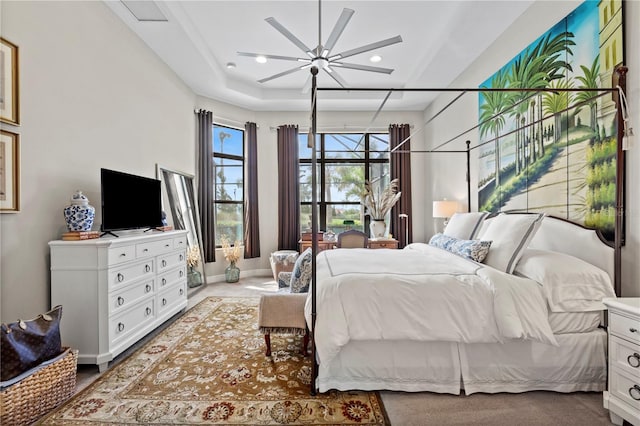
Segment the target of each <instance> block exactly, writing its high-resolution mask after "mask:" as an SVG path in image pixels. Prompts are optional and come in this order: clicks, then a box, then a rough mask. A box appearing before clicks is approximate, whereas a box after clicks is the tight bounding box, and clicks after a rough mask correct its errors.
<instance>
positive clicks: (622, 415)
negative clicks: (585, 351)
mask: <svg viewBox="0 0 640 426" xmlns="http://www.w3.org/2000/svg"><path fill="white" fill-rule="evenodd" d="M603 302H604V304H605V305H606V306H607V308H609V386H608V390H607V391H605V392H604V393H603V398H604V401H603V404H604V408H607V409H609V416H610V417H611V422H612V423H614V424H616V425H622V421H623V420H626V421H627V422H629V423H632V424H634V425H640V297H621V298H617V299H613V298H607V299H604V300H603Z"/></svg>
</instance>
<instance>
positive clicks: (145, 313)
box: [109, 298, 155, 346]
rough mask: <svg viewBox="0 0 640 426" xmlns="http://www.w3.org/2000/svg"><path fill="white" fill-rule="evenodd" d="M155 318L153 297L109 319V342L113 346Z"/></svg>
mask: <svg viewBox="0 0 640 426" xmlns="http://www.w3.org/2000/svg"><path fill="white" fill-rule="evenodd" d="M154 319H155V311H154V299H153V298H150V299H149V300H147V301H146V302H144V303H141V304H139V305H137V306H135V307H133V308H132V309H130V310H128V311H126V312H123V313H122V314H121V315H116V316H114V317H112V318H111V319H110V320H109V342H110V345H111V346H115V345H117V344H118V343H120V342H121V341H122V340H124V339H126V338H127V337H128V336H129V335H131V334H132V333H135V332H137V331H139V330H140V329H142V328H143V327H144V326H145V325H146V324H148V323H150V322H152V321H153V320H154Z"/></svg>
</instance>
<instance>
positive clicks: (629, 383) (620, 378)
mask: <svg viewBox="0 0 640 426" xmlns="http://www.w3.org/2000/svg"><path fill="white" fill-rule="evenodd" d="M609 374H610V375H611V389H609V393H611V394H612V395H613V396H615V397H616V398H618V399H620V400H622V401H624V402H626V403H627V404H629V405H630V406H632V407H633V408H635V409H636V410H640V375H628V374H625V373H622V372H621V371H620V370H618V369H614V370H613V371H610V372H609Z"/></svg>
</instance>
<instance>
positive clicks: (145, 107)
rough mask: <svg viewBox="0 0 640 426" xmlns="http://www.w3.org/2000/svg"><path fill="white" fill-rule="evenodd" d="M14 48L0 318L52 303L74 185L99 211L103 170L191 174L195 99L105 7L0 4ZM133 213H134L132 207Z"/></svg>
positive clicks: (1, 227)
mask: <svg viewBox="0 0 640 426" xmlns="http://www.w3.org/2000/svg"><path fill="white" fill-rule="evenodd" d="M0 8H1V10H2V16H1V19H2V21H1V28H2V37H4V38H6V39H7V40H9V41H11V42H13V43H14V44H16V45H18V46H19V49H20V101H21V108H20V109H21V122H22V123H21V126H20V127H11V126H4V125H3V128H5V129H7V130H10V131H13V132H17V133H19V134H20V136H21V160H22V161H21V188H20V189H21V211H20V212H19V213H15V214H2V215H0V250H1V255H2V264H1V272H0V280H1V292H0V296H1V302H0V305H1V309H2V311H1V318H2V321H13V320H15V319H16V318H30V317H33V316H35V315H36V314H38V313H40V312H43V311H44V310H45V309H47V308H48V307H49V282H50V281H49V247H48V246H47V242H48V241H50V240H53V239H57V238H60V234H61V233H62V232H64V231H65V230H66V227H65V221H64V218H63V215H62V210H63V208H64V207H65V206H66V205H68V204H69V198H70V197H71V194H72V193H73V192H74V190H76V189H80V190H82V191H83V192H84V193H85V194H86V195H87V196H88V197H89V200H90V201H91V204H92V205H93V206H95V207H97V213H98V217H97V218H96V222H95V224H94V229H97V228H98V227H99V224H100V222H101V217H100V208H99V206H100V168H101V167H105V168H112V169H116V170H121V171H125V172H129V173H134V174H140V175H143V176H148V177H155V165H156V163H160V164H162V165H164V166H166V167H171V168H174V169H177V170H183V171H186V172H190V173H194V171H195V149H194V138H195V136H194V131H195V126H194V115H193V108H194V105H195V96H194V95H193V93H192V92H191V90H189V89H188V88H187V87H186V86H185V85H184V84H183V83H182V82H181V81H180V80H179V79H178V78H177V76H176V75H175V74H174V73H173V72H172V71H170V70H169V69H168V67H167V66H166V65H165V64H164V63H163V62H162V61H161V60H160V59H159V58H158V57H157V56H156V55H155V54H154V53H152V52H151V51H150V50H149V49H148V48H147V47H146V45H144V43H143V42H142V41H141V40H140V39H139V38H138V37H137V36H135V35H134V34H133V33H132V32H131V31H130V30H129V29H128V28H127V27H126V26H125V25H124V24H123V23H122V21H120V19H118V18H117V17H116V16H115V15H114V14H113V13H112V12H111V11H110V10H109V9H108V8H107V7H106V6H105V5H104V4H103V3H102V2H96V1H87V2H13V1H2V2H1V3H0ZM132 207H133V208H135V206H132Z"/></svg>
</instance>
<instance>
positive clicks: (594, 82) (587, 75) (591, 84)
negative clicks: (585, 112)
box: [576, 55, 600, 133]
mask: <svg viewBox="0 0 640 426" xmlns="http://www.w3.org/2000/svg"><path fill="white" fill-rule="evenodd" d="M580 69H582V75H579V76H577V77H576V80H578V81H579V82H580V86H579V87H580V88H583V89H595V88H597V87H598V74H599V73H600V55H598V56H596V57H595V59H594V60H593V63H592V64H591V68H588V67H586V66H584V65H580ZM597 95H598V92H597V91H586V92H580V93H578V94H577V95H576V102H586V103H587V104H588V105H589V108H590V112H591V114H590V119H591V122H590V123H589V127H591V129H592V130H593V131H594V132H596V133H597V132H598V102H597V98H596V96H597Z"/></svg>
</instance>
